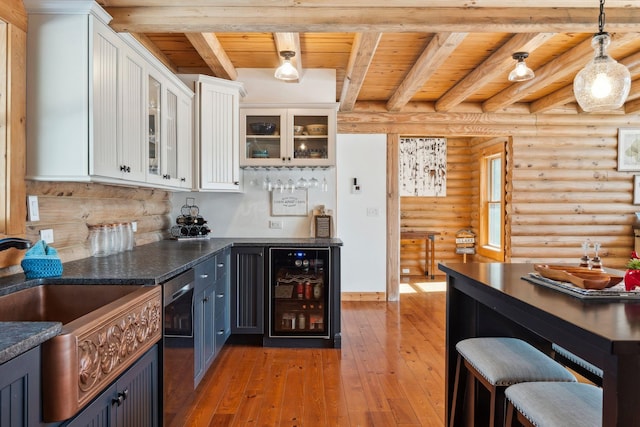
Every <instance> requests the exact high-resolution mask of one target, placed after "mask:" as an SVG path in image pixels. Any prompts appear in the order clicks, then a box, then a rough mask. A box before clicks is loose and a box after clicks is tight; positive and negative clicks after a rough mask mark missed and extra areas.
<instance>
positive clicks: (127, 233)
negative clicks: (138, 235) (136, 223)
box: [124, 222, 135, 251]
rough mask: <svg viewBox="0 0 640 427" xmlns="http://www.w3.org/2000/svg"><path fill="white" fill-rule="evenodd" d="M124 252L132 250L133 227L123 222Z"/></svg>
mask: <svg viewBox="0 0 640 427" xmlns="http://www.w3.org/2000/svg"><path fill="white" fill-rule="evenodd" d="M124 241H125V244H124V250H125V251H130V250H133V246H134V243H135V242H134V239H133V227H132V226H131V223H130V222H125V223H124Z"/></svg>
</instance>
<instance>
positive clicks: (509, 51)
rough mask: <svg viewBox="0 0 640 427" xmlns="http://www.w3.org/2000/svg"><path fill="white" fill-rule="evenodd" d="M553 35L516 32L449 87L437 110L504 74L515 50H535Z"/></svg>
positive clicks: (456, 101)
mask: <svg viewBox="0 0 640 427" xmlns="http://www.w3.org/2000/svg"><path fill="white" fill-rule="evenodd" d="M553 36H554V33H523V34H516V35H515V36H513V37H512V38H511V39H510V40H509V41H508V42H506V43H505V44H504V45H502V47H501V48H500V49H498V50H496V51H495V52H494V53H493V54H492V55H491V56H489V58H487V59H486V60H485V61H484V62H483V63H482V64H480V65H479V66H478V67H476V68H475V69H474V70H473V71H472V72H471V73H469V74H468V75H467V76H466V77H465V78H464V79H462V80H460V82H458V83H457V84H456V85H455V86H454V87H452V88H451V89H449V91H448V92H447V93H445V94H444V95H443V96H442V97H441V98H440V99H439V100H438V101H437V102H436V110H437V111H445V112H446V111H450V110H451V109H452V108H453V107H455V106H456V105H458V104H460V103H461V102H463V101H464V100H465V99H466V98H467V97H469V96H471V95H473V94H474V93H475V92H476V91H477V90H478V89H479V88H481V87H483V86H484V85H486V84H487V83H489V82H491V81H492V80H493V79H494V78H496V77H497V76H499V75H501V74H503V73H504V72H505V70H508V69H510V68H513V66H514V61H513V58H512V55H513V53H514V52H529V53H530V52H533V51H534V50H536V48H538V47H539V46H541V45H542V44H543V43H544V42H545V41H547V40H549V39H550V38H551V37H553Z"/></svg>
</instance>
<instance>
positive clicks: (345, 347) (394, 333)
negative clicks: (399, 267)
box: [182, 277, 445, 427]
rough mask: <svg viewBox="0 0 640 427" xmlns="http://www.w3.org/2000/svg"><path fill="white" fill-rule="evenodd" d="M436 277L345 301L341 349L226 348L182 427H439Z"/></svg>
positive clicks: (441, 312) (441, 340) (441, 307)
mask: <svg viewBox="0 0 640 427" xmlns="http://www.w3.org/2000/svg"><path fill="white" fill-rule="evenodd" d="M443 280H444V279H443V278H437V277H436V282H426V283H418V282H414V283H411V284H406V285H402V286H401V295H400V301H399V302H397V303H394V302H392V303H385V302H354V301H345V302H343V303H342V348H341V349H281V348H263V347H258V346H249V345H238V344H232V345H225V347H224V348H223V350H222V352H221V354H220V355H219V356H218V358H217V360H216V361H215V362H214V365H213V366H212V367H211V369H210V370H209V372H208V374H207V376H206V377H205V378H204V379H203V381H202V383H201V384H200V386H199V387H198V390H197V396H196V399H195V401H194V404H192V405H191V406H189V407H188V408H184V411H183V414H185V415H183V416H182V417H183V418H184V419H185V422H184V426H198V427H208V426H247V425H252V426H253V425H255V426H354V427H355V426H442V425H444V345H445V293H444V292H443V290H444V289H443V283H442V282H439V281H443Z"/></svg>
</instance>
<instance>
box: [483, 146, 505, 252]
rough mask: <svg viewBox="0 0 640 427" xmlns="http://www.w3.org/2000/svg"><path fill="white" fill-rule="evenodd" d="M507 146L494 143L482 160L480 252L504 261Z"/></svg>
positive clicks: (485, 152)
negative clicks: (505, 160) (505, 153)
mask: <svg viewBox="0 0 640 427" xmlns="http://www.w3.org/2000/svg"><path fill="white" fill-rule="evenodd" d="M504 158H505V156H504V147H503V145H502V144H498V145H495V146H492V147H490V148H488V149H487V150H485V151H484V152H483V153H482V156H481V160H480V238H479V241H478V253H479V254H480V255H482V256H485V257H488V258H492V259H494V260H496V261H504V210H505V209H504V169H505V168H504V163H505V162H504Z"/></svg>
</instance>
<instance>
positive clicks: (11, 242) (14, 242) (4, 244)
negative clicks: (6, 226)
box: [0, 237, 31, 251]
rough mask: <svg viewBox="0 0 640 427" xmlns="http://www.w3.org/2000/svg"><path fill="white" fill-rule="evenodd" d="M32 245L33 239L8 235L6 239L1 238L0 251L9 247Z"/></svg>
mask: <svg viewBox="0 0 640 427" xmlns="http://www.w3.org/2000/svg"><path fill="white" fill-rule="evenodd" d="M30 247H31V241H29V240H27V239H21V238H19V237H7V238H6V239H0V251H4V250H7V249H9V248H16V249H29V248H30Z"/></svg>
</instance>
